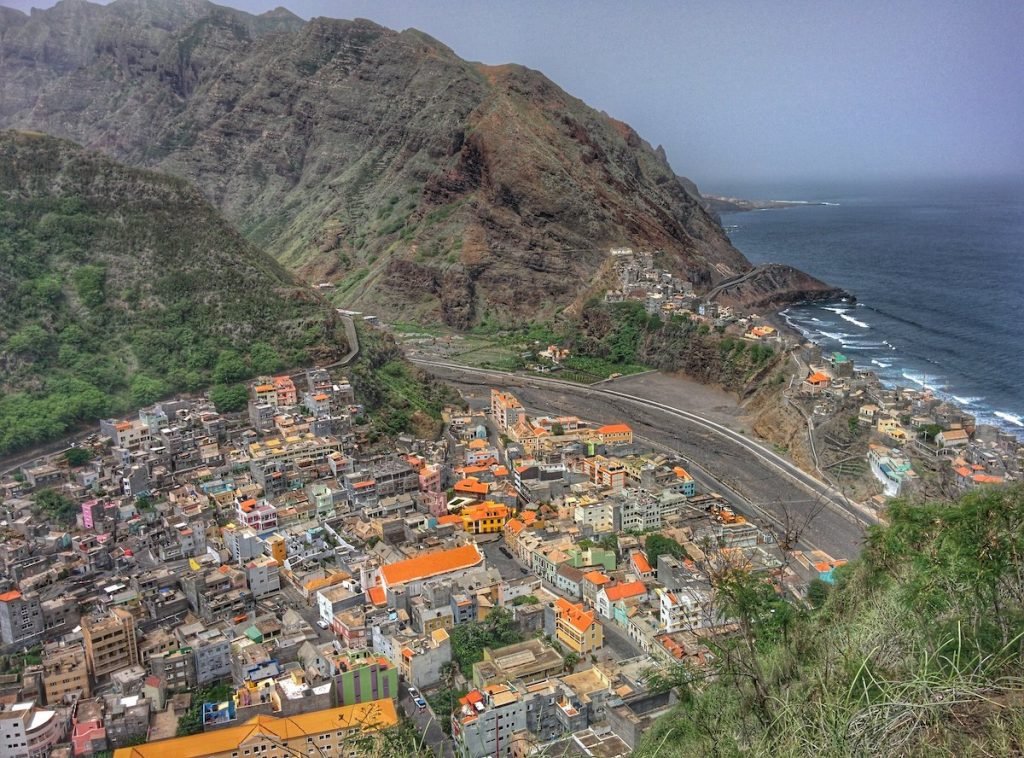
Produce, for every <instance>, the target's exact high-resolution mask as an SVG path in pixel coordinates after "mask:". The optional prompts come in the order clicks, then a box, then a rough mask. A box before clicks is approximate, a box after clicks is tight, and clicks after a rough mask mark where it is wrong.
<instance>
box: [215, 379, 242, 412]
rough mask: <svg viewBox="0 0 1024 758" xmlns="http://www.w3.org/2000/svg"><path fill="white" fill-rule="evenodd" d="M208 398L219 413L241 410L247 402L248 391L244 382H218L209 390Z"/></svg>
mask: <svg viewBox="0 0 1024 758" xmlns="http://www.w3.org/2000/svg"><path fill="white" fill-rule="evenodd" d="M210 400H212V401H213V404H214V405H215V406H216V408H217V410H218V412H220V413H234V412H237V411H243V410H245V408H246V407H247V406H248V404H249V391H248V390H247V389H246V388H245V385H244V384H231V385H226V384H218V385H216V386H214V387H213V388H212V389H211V390H210Z"/></svg>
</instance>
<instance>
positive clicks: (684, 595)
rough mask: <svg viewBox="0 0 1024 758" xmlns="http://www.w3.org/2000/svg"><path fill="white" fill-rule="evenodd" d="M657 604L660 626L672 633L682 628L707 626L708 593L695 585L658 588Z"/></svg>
mask: <svg viewBox="0 0 1024 758" xmlns="http://www.w3.org/2000/svg"><path fill="white" fill-rule="evenodd" d="M655 592H656V593H657V595H658V606H659V610H660V620H661V627H662V628H663V630H664V631H666V632H669V633H672V632H679V631H683V630H693V629H700V628H701V627H705V626H708V625H709V624H710V623H711V621H710V607H709V600H710V595H709V594H708V593H707V592H705V591H704V590H702V589H699V588H697V587H685V588H683V589H677V590H666V589H662V588H660V587H659V588H658V589H656V590H655Z"/></svg>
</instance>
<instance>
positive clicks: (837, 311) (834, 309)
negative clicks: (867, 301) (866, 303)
mask: <svg viewBox="0 0 1024 758" xmlns="http://www.w3.org/2000/svg"><path fill="white" fill-rule="evenodd" d="M821 309H822V310H823V311H832V313H838V314H839V315H840V316H841V315H842V314H844V313H846V312H847V311H848V310H849V308H830V307H829V306H827V305H823V306H821Z"/></svg>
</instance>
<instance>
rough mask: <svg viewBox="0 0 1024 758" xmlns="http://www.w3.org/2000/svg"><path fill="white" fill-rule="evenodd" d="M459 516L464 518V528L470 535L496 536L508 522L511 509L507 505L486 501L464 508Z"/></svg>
mask: <svg viewBox="0 0 1024 758" xmlns="http://www.w3.org/2000/svg"><path fill="white" fill-rule="evenodd" d="M459 515H460V516H461V517H462V528H463V529H465V530H466V531H467V532H469V533H470V534H496V533H498V532H500V531H501V530H502V528H504V526H505V522H506V521H508V517H509V508H508V506H507V505H500V504H499V503H494V502H491V501H490V500H485V501H484V502H482V503H479V504H477V505H471V506H469V507H467V508H463V509H462V513H460V514H459Z"/></svg>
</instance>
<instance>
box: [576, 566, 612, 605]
mask: <svg viewBox="0 0 1024 758" xmlns="http://www.w3.org/2000/svg"><path fill="white" fill-rule="evenodd" d="M611 583H612V578H611V577H610V576H608V575H607V574H605V573H603V572H601V571H587V572H586V573H585V574H583V581H581V582H580V592H581V593H582V594H583V602H584V603H586V604H587V605H590V606H593V605H596V604H597V593H598V590H600V589H601V588H602V587H605V586H607V585H610V584H611Z"/></svg>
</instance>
